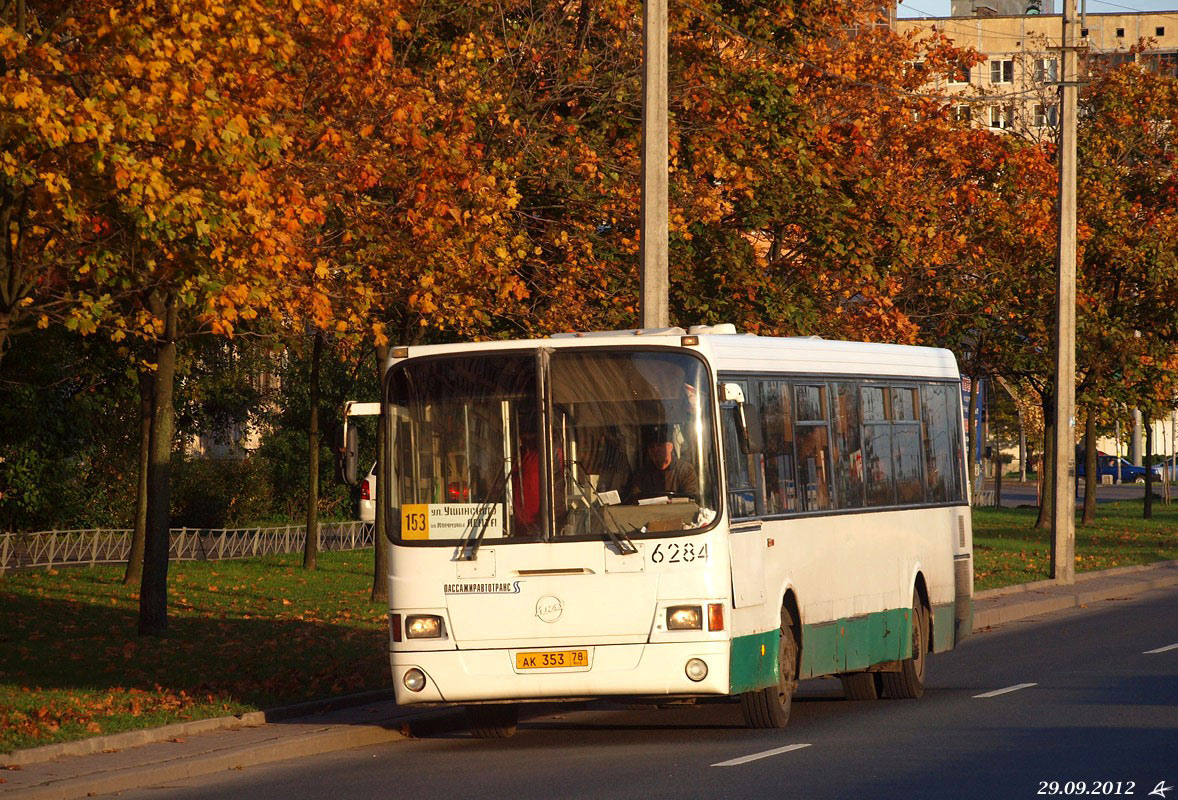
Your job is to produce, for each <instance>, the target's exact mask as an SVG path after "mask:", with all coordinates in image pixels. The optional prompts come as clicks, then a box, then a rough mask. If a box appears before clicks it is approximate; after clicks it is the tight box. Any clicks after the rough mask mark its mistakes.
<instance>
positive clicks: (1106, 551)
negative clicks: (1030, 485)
mask: <svg viewBox="0 0 1178 800" xmlns="http://www.w3.org/2000/svg"><path fill="white" fill-rule="evenodd" d="M1141 506H1142V501H1140V500H1136V501H1125V502H1120V503H1101V504H1100V505H1099V506H1098V507H1097V509H1096V521H1095V522H1094V523H1093V524H1092V525H1090V526H1088V527H1083V526H1081V525H1080V524H1079V519H1080V515H1079V510H1078V509H1077V514H1076V571H1077V572H1090V571H1092V570H1101V569H1111V568H1113V567H1124V566H1128V565H1131V564H1150V563H1153V562H1155V561H1168V560H1170V559H1175V558H1178V503H1176V504H1174V505H1170V506H1165V505H1163V504H1162V503H1161V501H1160V500H1157V499H1156V498H1155V500H1154V504H1153V519H1151V520H1149V521H1148V522H1147V521H1145V520H1143V519H1142V518H1141ZM1037 515H1038V511H1037V510H1036V509H1033V508H1003V509H994V508H977V509H974V512H973V549H974V590H975V591H977V590H981V589H994V588H997V587H999V586H1009V585H1011V584H1015V583H1030V582H1031V581H1040V580H1044V579H1046V578H1050V577H1051V575H1050V573H1049V570H1050V569H1051V532H1050V531H1040V530H1035V529H1034V528H1033V527H1032V526H1033V525H1034V524H1035V518H1036V516H1037Z"/></svg>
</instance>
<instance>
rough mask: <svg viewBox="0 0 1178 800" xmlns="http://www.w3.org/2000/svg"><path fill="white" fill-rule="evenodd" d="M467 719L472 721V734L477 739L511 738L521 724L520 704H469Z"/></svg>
mask: <svg viewBox="0 0 1178 800" xmlns="http://www.w3.org/2000/svg"><path fill="white" fill-rule="evenodd" d="M466 719H467V721H468V722H469V723H470V735H471V736H473V737H474V738H476V739H510V738H511V737H512V736H514V735H515V728H516V725H518V724H519V706H517V705H516V704H514V703H496V704H494V705H486V706H467V707H466Z"/></svg>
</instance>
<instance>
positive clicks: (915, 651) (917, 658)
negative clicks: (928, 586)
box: [880, 594, 929, 700]
mask: <svg viewBox="0 0 1178 800" xmlns="http://www.w3.org/2000/svg"><path fill="white" fill-rule="evenodd" d="M928 645H929V611H928V608H927V607H926V606H925V604H924V601H922V600H921V599H920V595H919V594H917V595H914V596H913V598H912V655H911V656H910V657H909V658H906V659H904V660H903V661H901V662H900V670H899V672H881V673H880V676H881V677H882V679H883V689H884V694H886V695H887V696H888V697H891V698H895V699H900V700H914V699H916V698H918V697H920V696H921V695H922V694H924V674H925V669H926V667H927V664H928Z"/></svg>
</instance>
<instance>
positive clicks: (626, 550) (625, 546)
mask: <svg viewBox="0 0 1178 800" xmlns="http://www.w3.org/2000/svg"><path fill="white" fill-rule="evenodd" d="M570 463H571V464H574V465H576V466H578V467H579V466H581V464H580V463H579V462H576V461H572V462H570ZM568 472H569V474H570V475H571V476H572V478H573V483H575V484H576V485H577V487H578V488H579V489H580V490H581V493H582V494H585V495H586V497H587V498H588V502H589V515H590V517H592V515H593V511H594V507H593V502H594V501H595V500H596V501H597V503H598V506H597V518H598V519H599V520H600V521H601V529H602V530H603V531H605V535H606V536H608V537H609V538H610V539H611V540H612V541H613V543H614V546H615V547H617V548H618V552H619V553H620V554H621V555H624V556H629V555H633V554H634V553H637V552H638V547H637V546H636V545H635V544H634V542H633V540H631V539H630V537H629V536H627V535H626V531H625V530H624V529H623V528H622V526H621V525H618V524H617V520H616V519H614V518H613V516H614V515H613V514H612V513H611V512H610V510H609V506H607V505H606V504H605V503H602V502H601V495H600V494H599V493H598V492H597V490H596V489H594V488H593V485H592V484H590V483H589V482H588V481H583V480H579V479H578V478H577V476H576V472H575V471H574V470H569V471H568ZM586 490H588V491H587V492H586ZM607 514H608V515H609V517H610V519H609V520H606V515H607ZM611 521H612V522H613V524H614V526H616V527H617V530H616V531H615V530H613V528H611V526H610V522H611Z"/></svg>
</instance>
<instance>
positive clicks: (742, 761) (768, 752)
mask: <svg viewBox="0 0 1178 800" xmlns="http://www.w3.org/2000/svg"><path fill="white" fill-rule="evenodd" d="M809 746H810V745H808V744H787V745H786V746H785V747H775V748H773V749H772V750H766V751H764V752H762V753H753V754H752V755H751V756H741V757H740V758H734V759H732V760H731V761H721V762H720V763H719V764H713V765H712V766H713V767H735V766H736V765H737V764H747V763H749V762H750V761H756V760H757V759H759V758H768V757H769V756H775V755H777V754H778V753H788V752H789V751H790V750H801V749H802V748H803V747H809Z"/></svg>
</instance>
